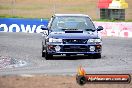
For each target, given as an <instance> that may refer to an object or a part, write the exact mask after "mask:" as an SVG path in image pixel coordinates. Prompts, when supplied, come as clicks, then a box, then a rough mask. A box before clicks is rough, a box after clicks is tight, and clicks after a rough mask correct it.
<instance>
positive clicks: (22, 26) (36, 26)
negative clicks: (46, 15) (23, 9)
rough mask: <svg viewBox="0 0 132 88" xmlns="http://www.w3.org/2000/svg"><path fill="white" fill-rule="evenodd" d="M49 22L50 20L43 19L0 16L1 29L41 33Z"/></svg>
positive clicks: (4, 30)
mask: <svg viewBox="0 0 132 88" xmlns="http://www.w3.org/2000/svg"><path fill="white" fill-rule="evenodd" d="M47 24H48V20H43V19H23V18H0V31H3V32H26V33H40V32H41V31H42V30H41V27H42V26H47Z"/></svg>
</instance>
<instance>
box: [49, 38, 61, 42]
mask: <svg viewBox="0 0 132 88" xmlns="http://www.w3.org/2000/svg"><path fill="white" fill-rule="evenodd" d="M49 42H62V39H55V38H49Z"/></svg>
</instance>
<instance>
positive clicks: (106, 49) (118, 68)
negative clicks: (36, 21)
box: [0, 32, 132, 75]
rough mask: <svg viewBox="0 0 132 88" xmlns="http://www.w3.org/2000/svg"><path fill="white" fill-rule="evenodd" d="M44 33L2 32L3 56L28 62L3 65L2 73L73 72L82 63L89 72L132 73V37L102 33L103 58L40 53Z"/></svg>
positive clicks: (54, 73) (61, 73)
mask: <svg viewBox="0 0 132 88" xmlns="http://www.w3.org/2000/svg"><path fill="white" fill-rule="evenodd" d="M41 38H42V37H41V34H36V33H33V34H30V33H4V32H0V56H6V57H10V58H15V59H19V60H24V61H26V62H27V63H28V65H27V66H25V67H17V68H5V69H0V75H20V74H51V75H74V74H76V72H77V68H78V67H79V66H83V67H84V69H85V70H86V72H87V73H107V74H109V73H124V74H126V73H129V74H131V73H132V38H119V37H103V52H102V58H101V59H93V58H92V57H86V56H71V57H64V56H55V57H54V59H52V60H45V58H42V57H41Z"/></svg>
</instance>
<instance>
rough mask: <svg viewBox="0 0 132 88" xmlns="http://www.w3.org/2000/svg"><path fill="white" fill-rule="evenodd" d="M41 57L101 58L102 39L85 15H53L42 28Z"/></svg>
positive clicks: (101, 28)
mask: <svg viewBox="0 0 132 88" xmlns="http://www.w3.org/2000/svg"><path fill="white" fill-rule="evenodd" d="M41 29H42V30H44V32H43V37H42V57H45V58H46V59H52V58H53V55H66V56H70V55H78V54H83V55H94V56H96V57H97V58H101V52H102V39H101V37H100V36H99V34H98V31H101V30H103V27H102V26H98V28H95V25H94V23H93V22H92V20H91V18H90V17H89V16H88V15H85V14H55V15H53V16H52V18H51V19H50V21H49V23H48V26H47V27H42V28H41ZM46 31H47V32H46Z"/></svg>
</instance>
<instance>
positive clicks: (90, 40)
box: [88, 39, 101, 43]
mask: <svg viewBox="0 0 132 88" xmlns="http://www.w3.org/2000/svg"><path fill="white" fill-rule="evenodd" d="M88 42H89V43H91V42H101V39H88Z"/></svg>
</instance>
